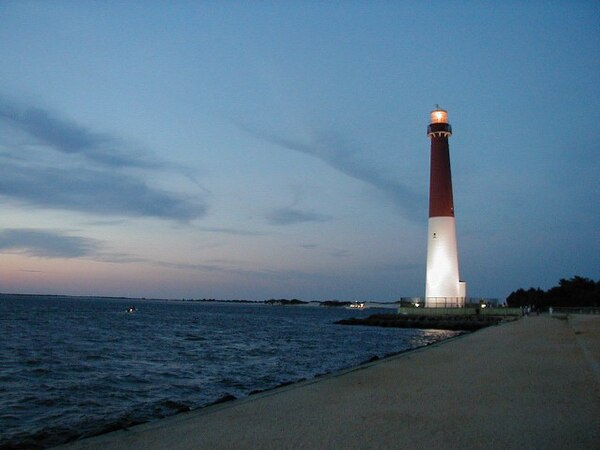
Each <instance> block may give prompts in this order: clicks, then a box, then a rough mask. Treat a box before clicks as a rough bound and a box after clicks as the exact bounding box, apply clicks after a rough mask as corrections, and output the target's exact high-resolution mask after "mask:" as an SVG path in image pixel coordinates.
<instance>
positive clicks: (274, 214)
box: [267, 208, 331, 225]
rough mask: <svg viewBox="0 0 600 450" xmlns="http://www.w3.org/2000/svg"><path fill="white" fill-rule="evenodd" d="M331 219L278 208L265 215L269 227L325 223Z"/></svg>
mask: <svg viewBox="0 0 600 450" xmlns="http://www.w3.org/2000/svg"><path fill="white" fill-rule="evenodd" d="M330 219H331V217H329V216H325V215H322V214H317V213H313V212H310V211H302V210H299V209H295V208H280V209H276V210H274V211H271V212H270V213H268V214H267V221H268V222H269V223H270V224H271V225H295V224H297V223H304V222H326V221H328V220H330Z"/></svg>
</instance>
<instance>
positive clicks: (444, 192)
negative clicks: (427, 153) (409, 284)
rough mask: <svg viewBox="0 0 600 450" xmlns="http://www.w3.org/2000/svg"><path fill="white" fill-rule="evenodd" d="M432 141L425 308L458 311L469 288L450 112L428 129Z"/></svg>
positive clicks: (438, 115) (434, 116)
mask: <svg viewBox="0 0 600 450" xmlns="http://www.w3.org/2000/svg"><path fill="white" fill-rule="evenodd" d="M427 136H428V137H429V139H431V168H430V175H429V176H430V178H429V223H428V237H427V275H426V285H425V306H426V307H431V308H444V307H446V308H455V307H463V306H464V305H465V297H466V284H465V283H464V282H462V281H460V276H459V271H458V248H457V243H456V223H455V219H454V199H453V196H452V175H451V171H450V148H449V145H448V138H449V137H450V136H452V127H451V126H450V124H449V123H448V112H447V111H446V110H444V109H441V108H439V107H436V109H434V110H433V111H432V112H431V121H430V123H429V126H428V127H427Z"/></svg>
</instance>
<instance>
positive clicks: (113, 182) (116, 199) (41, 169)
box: [0, 96, 207, 221]
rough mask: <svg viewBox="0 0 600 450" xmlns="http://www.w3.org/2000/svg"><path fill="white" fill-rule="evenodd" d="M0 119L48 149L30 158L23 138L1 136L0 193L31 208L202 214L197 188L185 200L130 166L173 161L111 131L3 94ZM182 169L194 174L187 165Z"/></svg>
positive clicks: (159, 167)
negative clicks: (8, 139)
mask: <svg viewBox="0 0 600 450" xmlns="http://www.w3.org/2000/svg"><path fill="white" fill-rule="evenodd" d="M0 124H2V125H4V126H8V127H9V128H10V129H13V130H16V131H18V132H20V133H21V134H23V135H24V136H26V137H28V138H29V139H33V140H34V141H35V142H36V144H38V145H39V148H38V151H41V152H45V153H43V155H44V156H45V157H42V158H35V159H34V158H33V157H32V156H31V152H28V151H27V149H28V148H29V147H28V144H23V143H14V142H10V143H7V142H6V138H3V136H2V135H0V144H2V146H3V148H2V150H3V151H2V152H1V153H0V164H1V165H2V175H3V176H2V177H0V196H4V197H6V198H8V199H12V200H16V201H17V202H19V203H24V204H28V205H31V206H35V207H41V208H51V209H65V210H71V211H79V212H84V213H92V214H98V215H111V216H126V217H155V218H160V219H166V220H179V221H189V220H192V219H195V218H199V217H203V216H204V215H205V214H206V211H207V207H206V204H205V202H204V201H203V199H202V198H201V197H200V195H196V196H195V198H194V199H190V198H188V197H186V196H184V195H181V194H177V193H171V192H166V191H163V190H160V189H157V188H154V187H152V186H151V185H150V184H148V183H147V182H146V181H145V180H144V179H143V178H142V175H140V174H139V173H131V172H132V171H131V170H129V169H142V170H153V171H154V173H156V172H157V171H164V170H165V169H166V170H171V169H173V168H175V166H174V165H172V164H170V163H168V162H160V161H158V160H155V159H153V158H152V157H151V156H150V155H149V154H147V153H145V152H139V151H134V150H132V149H131V148H130V146H127V145H126V144H124V143H123V142H121V141H120V140H119V139H118V138H116V137H113V136H111V135H109V134H105V133H97V132H95V131H92V130H90V129H87V128H85V127H83V126H80V125H79V124H76V123H74V122H70V121H68V120H65V119H62V118H60V117H58V115H56V114H52V113H50V112H48V111H46V110H43V109H40V108H32V107H25V106H21V105H17V104H15V103H11V102H9V101H7V100H6V99H4V98H3V97H2V96H0ZM138 172H139V170H138ZM180 172H181V173H183V174H184V175H186V176H187V177H188V178H190V179H192V180H193V176H192V175H191V174H190V171H189V169H185V170H184V169H181V170H180Z"/></svg>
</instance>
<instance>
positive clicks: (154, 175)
mask: <svg viewBox="0 0 600 450" xmlns="http://www.w3.org/2000/svg"><path fill="white" fill-rule="evenodd" d="M436 104H439V105H440V106H441V107H443V108H444V109H446V110H447V111H448V116H449V121H450V123H451V124H452V127H453V133H454V134H453V136H452V137H451V138H450V153H451V163H452V177H453V189H454V206H455V213H456V226H457V238H458V251H459V258H460V274H461V279H463V280H465V281H466V282H467V286H468V287H467V289H468V295H470V296H472V297H492V298H501V299H503V298H505V297H506V296H507V295H508V294H509V293H510V292H512V291H513V290H516V289H518V288H521V287H524V288H527V287H530V286H533V287H541V288H542V289H547V288H550V287H552V286H554V285H555V284H556V283H557V282H558V280H559V279H560V278H570V277H572V276H574V275H580V276H584V277H589V278H593V279H598V278H600V277H599V274H600V256H599V255H600V231H599V230H600V212H599V211H600V208H599V206H598V205H599V201H598V195H599V193H600V183H599V180H600V177H599V176H598V174H599V173H600V155H599V150H600V145H599V144H598V142H599V140H598V138H597V130H596V127H597V124H598V123H600V3H598V2H596V1H588V2H586V1H528V2H511V1H507V2H486V1H480V2H478V1H463V2H461V1H457V2H443V1H439V2H436V1H429V2H428V1H425V2H421V1H414V2H410V1H406V2H401V1H398V2H392V1H372V2H363V1H346V2H321V1H281V2H280V1H244V2H242V1H239V2H236V1H222V2H221V1H202V2H198V1H189V2H186V1H173V2H164V1H143V2H142V1H139V2H137V1H132V2H118V1H102V2H98V1H60V0H58V1H53V2H46V1H27V0H23V1H2V0H0V204H1V210H0V211H1V212H0V292H5V293H7V292H10V293H43V294H69V295H106V296H129V297H154V298H218V299H249V300H264V299H268V298H300V299H304V300H326V299H338V300H359V299H360V300H373V301H395V300H398V299H399V298H400V297H412V296H423V295H424V290H425V262H426V252H427V248H426V246H427V242H426V241H427V211H428V189H429V179H428V177H429V150H430V147H429V145H430V143H429V140H428V138H427V135H426V128H427V124H428V122H429V113H430V112H431V110H432V109H434V108H435V106H436Z"/></svg>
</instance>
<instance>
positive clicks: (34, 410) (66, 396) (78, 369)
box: [0, 295, 458, 449]
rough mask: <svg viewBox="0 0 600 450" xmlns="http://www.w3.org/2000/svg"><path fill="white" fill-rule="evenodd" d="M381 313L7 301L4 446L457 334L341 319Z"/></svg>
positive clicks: (0, 394) (77, 432)
mask: <svg viewBox="0 0 600 450" xmlns="http://www.w3.org/2000/svg"><path fill="white" fill-rule="evenodd" d="M130 305H135V306H136V308H137V311H136V312H135V313H132V314H128V313H127V312H126V308H127V307H128V306H130ZM374 311H375V310H373V309H370V310H369V309H368V310H363V311H353V310H346V309H339V308H323V307H318V306H268V305H262V304H257V305H253V304H235V303H200V302H179V301H177V302H175V301H159V300H119V299H96V298H73V297H44V296H11V295H0V448H3V449H6V448H43V447H48V446H52V445H57V444H60V443H63V442H66V441H68V440H71V439H74V438H77V437H83V436H91V435H94V434H98V433H101V432H105V431H109V430H113V429H118V428H123V427H126V426H128V425H132V424H135V423H140V422H144V421H148V420H153V419H158V418H161V417H165V416H169V415H173V414H176V413H177V412H180V411H184V410H188V409H195V408H199V407H202V406H205V405H207V404H210V403H212V402H215V401H217V400H218V399H220V398H222V397H224V396H226V395H233V396H235V397H243V396H246V395H249V394H250V393H251V392H253V391H257V390H264V389H270V388H273V387H276V386H278V385H280V384H282V383H286V382H290V381H295V380H299V379H303V378H312V377H314V376H316V375H319V374H323V373H327V372H331V371H335V370H339V369H342V368H347V367H351V366H355V365H357V364H359V363H361V362H364V361H365V360H368V359H369V358H371V357H373V356H380V357H381V356H385V355H387V354H390V353H394V352H399V351H403V350H408V349H412V348H416V347H419V346H423V345H427V344H431V343H433V342H437V341H439V340H441V339H445V338H448V337H452V336H455V335H456V334H458V332H451V331H439V330H410V329H387V328H371V327H349V326H343V325H335V324H334V323H333V322H334V321H336V320H339V319H342V318H347V317H361V316H366V315H369V314H372V313H373V312H374ZM399 381H400V380H399Z"/></svg>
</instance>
